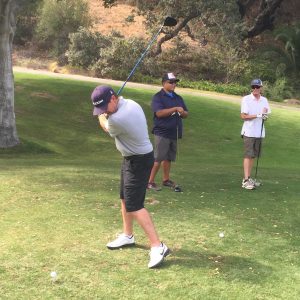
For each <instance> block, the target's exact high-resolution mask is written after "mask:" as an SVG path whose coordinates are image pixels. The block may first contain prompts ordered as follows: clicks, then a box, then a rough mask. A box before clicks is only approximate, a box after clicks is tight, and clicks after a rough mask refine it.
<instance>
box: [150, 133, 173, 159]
mask: <svg viewBox="0 0 300 300" xmlns="http://www.w3.org/2000/svg"><path fill="white" fill-rule="evenodd" d="M154 144H155V147H154V157H155V161H157V162H161V161H164V160H169V161H175V160H176V152H177V141H176V140H172V139H168V138H164V137H162V136H159V135H154Z"/></svg>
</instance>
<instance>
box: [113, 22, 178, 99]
mask: <svg viewBox="0 0 300 300" xmlns="http://www.w3.org/2000/svg"><path fill="white" fill-rule="evenodd" d="M176 24H177V21H176V20H175V19H174V18H172V17H166V19H165V20H164V23H163V24H162V25H161V27H160V28H159V30H158V32H157V33H156V34H155V35H154V36H153V38H152V40H151V41H150V43H149V44H148V46H147V48H146V50H145V51H144V52H143V54H142V55H141V57H140V58H139V59H138V61H137V62H136V64H135V66H134V67H133V69H132V71H131V72H130V74H129V75H128V77H127V79H126V80H125V82H124V83H123V85H122V86H121V88H120V89H119V91H118V92H117V95H120V94H121V92H122V90H123V88H124V87H125V85H126V83H127V82H128V80H129V79H130V78H131V76H132V75H133V74H134V72H135V70H136V68H137V67H138V65H139V64H140V62H141V61H142V60H143V58H144V56H145V55H146V54H147V52H148V51H149V49H150V47H151V45H152V44H153V43H154V41H155V40H156V38H157V37H158V35H159V34H160V33H161V31H162V29H163V27H164V26H167V27H173V26H175V25H176Z"/></svg>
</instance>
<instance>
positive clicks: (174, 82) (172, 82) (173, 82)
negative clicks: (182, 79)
mask: <svg viewBox="0 0 300 300" xmlns="http://www.w3.org/2000/svg"><path fill="white" fill-rule="evenodd" d="M168 83H170V84H177V81H174V80H169V81H168Z"/></svg>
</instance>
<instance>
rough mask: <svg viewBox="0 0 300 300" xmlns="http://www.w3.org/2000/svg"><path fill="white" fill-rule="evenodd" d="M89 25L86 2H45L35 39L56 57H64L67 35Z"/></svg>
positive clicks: (66, 0)
mask: <svg viewBox="0 0 300 300" xmlns="http://www.w3.org/2000/svg"><path fill="white" fill-rule="evenodd" d="M90 24H91V20H90V17H89V11H88V3H87V2H86V0H60V1H57V0H45V1H44V2H43V5H42V6H41V9H40V15H39V20H38V25H37V31H36V39H37V42H38V44H39V45H42V46H44V47H46V48H51V49H52V50H53V52H54V54H55V55H56V56H60V55H64V53H65V51H66V50H67V48H68V44H69V34H70V33H74V32H76V31H78V29H79V28H80V27H89V26H90Z"/></svg>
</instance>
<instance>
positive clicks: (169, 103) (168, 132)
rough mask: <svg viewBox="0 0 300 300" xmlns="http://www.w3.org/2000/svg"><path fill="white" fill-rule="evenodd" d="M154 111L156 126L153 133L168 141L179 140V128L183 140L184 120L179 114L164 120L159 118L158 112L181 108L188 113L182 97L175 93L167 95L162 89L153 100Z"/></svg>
mask: <svg viewBox="0 0 300 300" xmlns="http://www.w3.org/2000/svg"><path fill="white" fill-rule="evenodd" d="M151 106H152V110H153V112H154V115H153V121H154V126H153V129H152V133H153V134H155V135H159V136H162V137H165V138H168V139H173V140H176V139H177V127H178V138H182V119H181V117H180V116H179V115H178V114H174V115H172V116H167V117H164V118H158V117H157V116H156V112H158V111H160V110H162V109H166V108H172V107H177V106H180V107H182V108H183V109H184V110H185V111H188V109H187V107H186V105H185V103H184V101H183V99H182V97H181V96H179V95H178V94H176V93H175V92H173V93H167V92H166V91H165V90H164V89H161V90H160V91H159V92H158V93H156V94H155V95H154V96H153V98H152V104H151Z"/></svg>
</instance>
